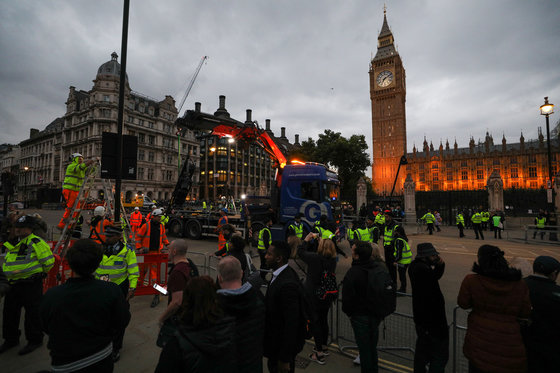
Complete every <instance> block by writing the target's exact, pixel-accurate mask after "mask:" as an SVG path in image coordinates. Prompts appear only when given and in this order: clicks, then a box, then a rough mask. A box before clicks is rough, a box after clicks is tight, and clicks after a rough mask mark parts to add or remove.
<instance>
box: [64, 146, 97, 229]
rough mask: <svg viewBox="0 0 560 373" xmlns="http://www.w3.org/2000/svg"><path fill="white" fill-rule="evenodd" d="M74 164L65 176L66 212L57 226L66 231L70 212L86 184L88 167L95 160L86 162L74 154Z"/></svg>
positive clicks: (78, 154) (80, 156)
mask: <svg viewBox="0 0 560 373" xmlns="http://www.w3.org/2000/svg"><path fill="white" fill-rule="evenodd" d="M70 157H71V159H72V163H70V164H69V165H68V167H66V175H65V176H64V183H63V184H62V196H63V197H64V199H65V200H66V210H65V211H64V215H63V216H62V219H60V222H59V223H58V225H57V226H56V227H57V228H58V229H60V230H62V229H64V226H65V225H66V223H67V222H68V218H69V217H70V212H71V211H72V207H73V206H74V202H76V198H78V194H79V193H80V188H81V187H82V184H83V183H84V177H85V175H86V169H87V168H88V166H90V165H92V164H93V163H94V162H95V160H93V159H90V160H87V161H85V162H84V157H83V156H82V155H81V154H80V153H74V154H72V155H71V156H70ZM77 216H78V213H74V217H77Z"/></svg>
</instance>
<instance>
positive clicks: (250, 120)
mask: <svg viewBox="0 0 560 373" xmlns="http://www.w3.org/2000/svg"><path fill="white" fill-rule="evenodd" d="M251 114H252V111H251V109H247V117H246V119H245V124H252V123H253V120H252V119H251V116H252V115H251Z"/></svg>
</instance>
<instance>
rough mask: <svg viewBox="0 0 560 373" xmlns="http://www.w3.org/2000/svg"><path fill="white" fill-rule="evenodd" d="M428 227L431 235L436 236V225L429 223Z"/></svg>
mask: <svg viewBox="0 0 560 373" xmlns="http://www.w3.org/2000/svg"><path fill="white" fill-rule="evenodd" d="M427 225H428V231H429V232H430V234H434V223H427Z"/></svg>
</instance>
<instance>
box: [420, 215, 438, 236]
mask: <svg viewBox="0 0 560 373" xmlns="http://www.w3.org/2000/svg"><path fill="white" fill-rule="evenodd" d="M420 219H422V220H424V221H425V222H426V225H427V226H428V231H429V232H430V234H434V222H435V221H436V217H435V216H434V214H432V211H431V210H428V212H426V213H425V214H424V216H422V217H421V218H420Z"/></svg>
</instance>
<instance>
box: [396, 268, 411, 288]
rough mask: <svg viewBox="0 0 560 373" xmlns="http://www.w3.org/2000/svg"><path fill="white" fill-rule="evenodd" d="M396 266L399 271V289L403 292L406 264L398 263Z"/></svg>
mask: <svg viewBox="0 0 560 373" xmlns="http://www.w3.org/2000/svg"><path fill="white" fill-rule="evenodd" d="M397 268H398V272H399V281H400V282H401V286H400V287H399V291H401V290H402V292H403V293H406V270H407V269H408V264H399V265H398V266H397ZM396 284H397V282H396V281H395V285H396Z"/></svg>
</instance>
